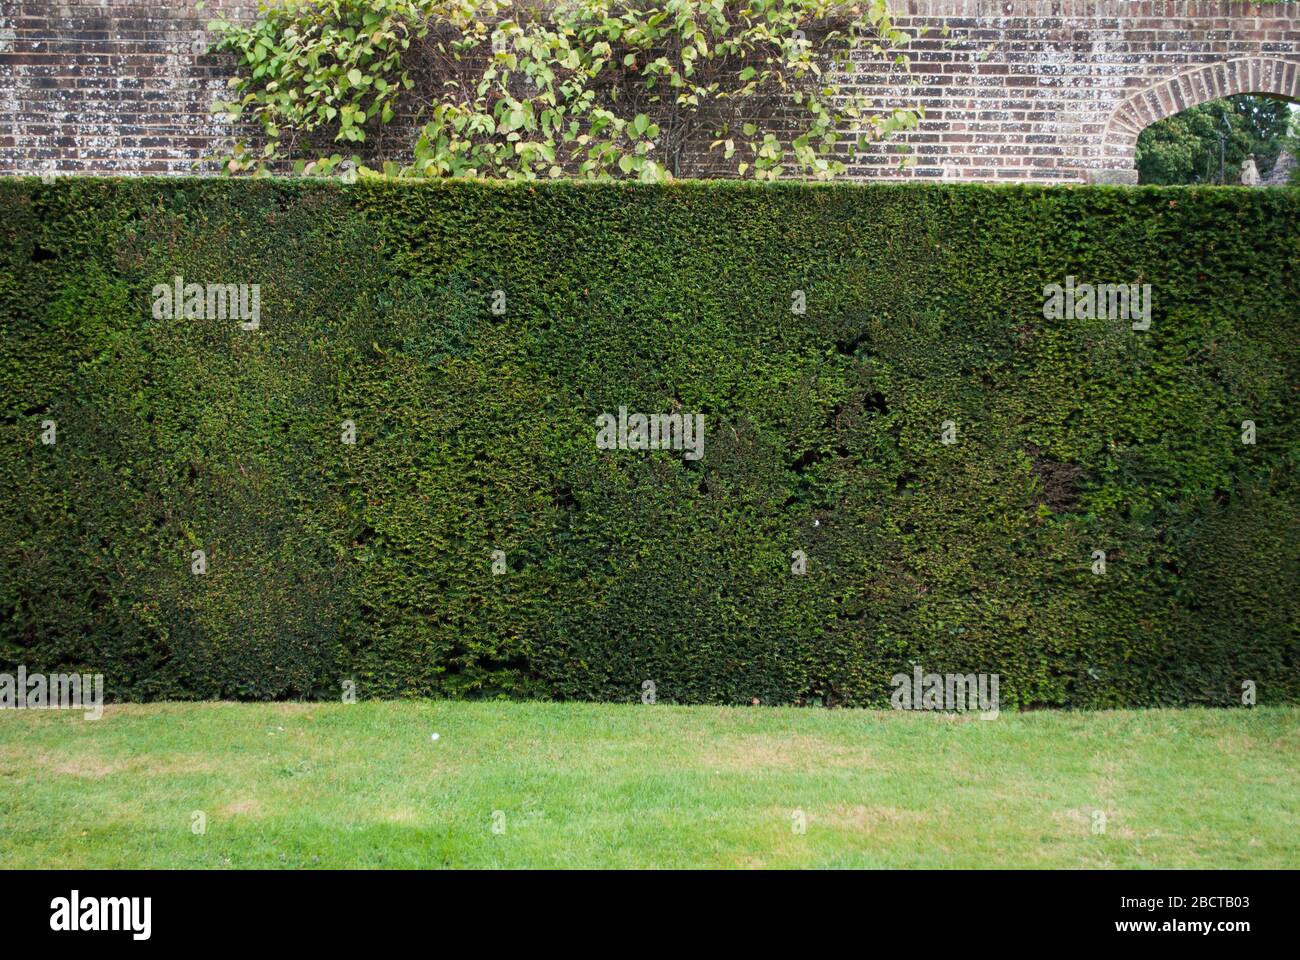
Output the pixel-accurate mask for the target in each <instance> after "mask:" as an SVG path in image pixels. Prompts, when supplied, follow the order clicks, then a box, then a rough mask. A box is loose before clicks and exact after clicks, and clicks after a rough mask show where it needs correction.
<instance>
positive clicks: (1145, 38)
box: [0, 0, 1300, 182]
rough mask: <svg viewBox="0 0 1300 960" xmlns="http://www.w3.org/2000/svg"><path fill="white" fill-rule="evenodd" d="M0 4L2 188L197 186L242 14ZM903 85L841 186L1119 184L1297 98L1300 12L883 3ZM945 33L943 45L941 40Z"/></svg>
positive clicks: (876, 83)
mask: <svg viewBox="0 0 1300 960" xmlns="http://www.w3.org/2000/svg"><path fill="white" fill-rule="evenodd" d="M195 3H196V0H171V2H158V0H70V2H60V0H0V174H13V173H41V172H44V171H46V170H52V171H57V172H63V173H74V172H75V173H154V174H163V173H165V174H180V173H190V172H194V171H195V170H196V169H200V168H196V162H197V161H199V160H200V159H201V158H202V157H203V156H204V155H206V154H212V153H219V152H221V151H222V150H223V149H224V148H225V147H226V145H227V143H228V142H229V137H230V132H231V131H230V129H229V128H228V127H227V126H225V125H223V124H222V123H219V122H217V121H214V120H213V119H211V118H210V117H209V115H208V105H209V104H210V103H211V102H212V100H214V99H217V98H218V96H219V94H220V93H221V91H222V89H223V86H224V80H225V78H226V77H227V76H229V72H228V70H229V65H228V64H227V63H225V62H224V61H223V60H222V59H221V58H219V57H214V56H211V55H204V56H196V55H195V53H194V52H193V51H194V45H195V43H196V41H201V40H202V39H203V34H202V32H201V31H202V29H203V27H204V25H205V24H206V23H207V21H208V20H210V19H212V18H213V17H214V16H215V15H216V13H217V12H227V13H230V14H232V15H235V16H249V15H251V14H252V13H253V11H254V10H255V7H256V4H255V2H252V0H208V3H207V4H206V6H205V8H204V9H203V10H201V11H196V10H195ZM894 8H895V11H896V16H897V19H898V25H899V26H900V27H902V28H903V29H904V30H906V31H907V32H908V34H909V35H910V36H911V37H912V40H911V43H910V47H911V49H910V54H911V58H912V78H913V82H912V84H910V85H907V86H904V85H901V84H900V83H899V82H898V80H897V78H896V77H895V78H893V79H890V80H889V81H885V80H884V79H883V72H881V71H879V70H877V69H873V64H872V63H870V62H869V61H865V62H863V63H861V64H860V65H859V70H858V71H857V72H855V74H854V75H853V76H852V77H851V78H849V81H848V82H849V85H851V86H855V87H858V88H861V89H863V90H865V91H867V92H869V93H870V94H872V95H873V96H876V97H878V98H880V99H881V101H882V102H886V103H888V102H896V103H899V104H903V103H908V102H910V103H920V104H922V105H923V106H924V107H925V110H926V117H925V120H924V121H923V122H922V124H921V126H920V128H919V129H918V130H916V131H915V132H913V133H911V134H910V135H908V136H907V137H905V138H903V139H902V141H901V144H902V145H905V146H906V147H907V148H908V150H909V152H910V156H911V157H912V160H913V164H912V165H911V166H909V167H906V168H900V167H899V159H900V155H899V154H898V153H896V152H894V151H893V150H891V149H876V150H874V151H872V152H871V153H869V154H867V155H865V156H861V157H859V158H858V159H857V161H855V163H854V165H853V167H852V172H853V174H854V175H855V176H858V177H861V178H864V179H870V178H880V177H889V178H893V177H920V178H929V179H939V178H945V179H963V178H964V179H973V180H1021V181H1036V182H1060V181H1076V182H1077V181H1083V180H1090V179H1092V180H1117V181H1131V180H1132V179H1134V178H1135V176H1136V174H1135V172H1134V170H1133V152H1134V145H1135V142H1136V139H1137V134H1138V132H1139V131H1140V130H1141V129H1142V128H1143V127H1145V126H1147V125H1148V124H1150V123H1152V122H1153V121H1155V120H1157V119H1160V118H1161V117H1164V116H1168V115H1169V114H1171V113H1176V112H1177V111H1178V110H1180V109H1183V108H1185V107H1187V106H1192V105H1194V104H1196V103H1200V102H1203V101H1205V100H1210V99H1214V98H1216V97H1220V96H1226V95H1228V94H1232V93H1266V94H1274V95H1279V96H1285V97H1289V98H1292V99H1300V3H1278V4H1267V5H1257V4H1246V3H1228V2H1199V0H1178V2H1175V0H1168V2H1164V0H1162V2H1150V0H894ZM945 28H946V33H945V32H944V30H945Z"/></svg>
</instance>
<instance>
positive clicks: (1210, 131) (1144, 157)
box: [1137, 94, 1291, 184]
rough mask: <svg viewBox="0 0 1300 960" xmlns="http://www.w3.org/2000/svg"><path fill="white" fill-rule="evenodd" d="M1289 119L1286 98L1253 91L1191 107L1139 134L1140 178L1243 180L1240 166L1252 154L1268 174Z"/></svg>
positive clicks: (1147, 180)
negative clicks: (1253, 92) (1262, 95)
mask: <svg viewBox="0 0 1300 960" xmlns="http://www.w3.org/2000/svg"><path fill="white" fill-rule="evenodd" d="M1290 120H1291V110H1290V105H1289V104H1288V103H1287V101H1285V100H1278V99H1276V98H1271V97H1260V96H1254V95H1252V94H1242V95H1240V96H1235V97H1228V98H1226V99H1223V100H1211V101H1210V102H1208V103H1202V104H1199V105H1198V106H1195V107H1191V108H1189V109H1187V110H1184V111H1182V112H1181V113H1176V114H1174V115H1173V116H1172V117H1166V118H1165V119H1163V120H1160V121H1157V122H1156V123H1153V124H1151V126H1149V127H1147V128H1146V129H1145V130H1143V131H1142V133H1141V134H1139V135H1138V142H1137V168H1138V180H1139V182H1141V183H1153V184H1192V183H1230V184H1232V183H1240V182H1241V165H1242V163H1243V161H1245V159H1246V157H1247V156H1248V155H1250V154H1252V153H1253V154H1254V155H1255V164H1256V166H1257V167H1258V169H1259V172H1260V176H1267V175H1268V173H1269V171H1270V170H1272V169H1273V164H1274V163H1275V162H1276V161H1277V156H1278V153H1279V152H1280V151H1281V150H1282V148H1283V146H1284V140H1285V137H1286V133H1287V128H1288V125H1289V124H1290ZM1221 148H1222V149H1221Z"/></svg>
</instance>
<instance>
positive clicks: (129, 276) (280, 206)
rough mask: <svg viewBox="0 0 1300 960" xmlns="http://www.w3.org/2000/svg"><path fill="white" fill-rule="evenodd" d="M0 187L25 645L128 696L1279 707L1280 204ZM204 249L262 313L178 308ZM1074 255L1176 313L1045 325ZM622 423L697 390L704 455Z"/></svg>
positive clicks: (680, 188) (1285, 612)
mask: <svg viewBox="0 0 1300 960" xmlns="http://www.w3.org/2000/svg"><path fill="white" fill-rule="evenodd" d="M0 207H2V208H3V210H4V215H3V225H2V226H0V324H2V325H3V337H2V338H0V497H3V500H4V504H5V506H4V511H3V520H2V521H0V665H4V666H6V667H12V666H14V665H16V664H18V663H24V664H26V665H27V667H28V669H29V670H33V671H35V670H44V671H54V670H59V669H69V668H72V667H80V668H85V669H91V670H96V671H101V672H103V673H104V674H105V678H106V684H107V688H108V690H109V692H110V694H111V695H113V696H115V697H117V698H124V699H147V698H158V697H170V698H195V697H203V698H209V697H234V698H287V697H337V696H339V692H340V688H341V686H342V684H343V681H345V680H347V679H353V680H355V682H356V689H357V693H358V695H360V696H397V695H414V694H421V695H450V696H489V695H500V694H506V695H512V696H540V697H558V698H589V699H601V700H636V699H639V697H640V695H641V685H642V682H643V681H644V680H647V679H650V680H653V681H654V683H655V685H656V688H657V695H658V699H659V700H660V701H668V702H674V701H675V702H719V703H735V702H749V701H751V700H752V699H753V698H758V699H759V700H761V701H762V702H763V703H792V702H827V703H833V704H862V705H884V704H886V703H888V698H889V693H890V691H891V686H890V677H891V676H892V675H893V674H895V673H897V672H900V671H902V672H909V673H910V672H911V669H912V666H911V664H912V663H914V662H915V663H918V664H920V665H921V667H922V668H923V669H924V670H925V671H927V672H940V673H943V672H960V673H978V672H984V673H997V674H999V675H1000V676H1001V694H1002V700H1003V704H1004V706H1017V705H1019V706H1029V705H1054V706H1063V705H1069V706H1086V707H1106V706H1120V705H1126V706H1127V705H1156V704H1190V703H1204V704H1225V705H1226V704H1232V703H1239V702H1240V698H1241V688H1242V681H1243V680H1253V681H1255V683H1256V684H1257V685H1258V691H1259V698H1260V701H1261V702H1278V701H1283V700H1287V701H1294V700H1297V699H1300V670H1298V669H1297V668H1298V667H1300V628H1298V626H1297V625H1298V624H1300V583H1298V582H1297V580H1298V576H1300V575H1298V573H1297V571H1300V498H1298V497H1297V492H1298V491H1300V481H1298V480H1297V472H1296V461H1297V454H1298V453H1300V425H1297V418H1296V400H1297V392H1298V391H1300V337H1298V336H1297V329H1298V326H1300V325H1298V323H1297V320H1298V317H1297V312H1298V308H1297V293H1298V292H1300V276H1298V274H1297V264H1300V229H1298V227H1300V224H1298V223H1297V219H1298V217H1297V214H1298V213H1300V192H1297V191H1289V190H1244V189H1222V188H1204V189H1184V188H1141V189H1122V188H1104V187H1102V188H1079V189H1063V188H1055V189H1048V188H1036V187H983V186H942V185H934V186H916V185H872V186H841V185H836V186H807V185H775V186H747V185H736V184H708V185H706V184H681V185H677V186H672V187H666V188H641V187H635V186H629V185H599V186H595V185H574V184H550V185H539V186H510V187H503V186H496V185H487V184H475V183H458V184H365V183H362V184H357V185H354V186H351V187H346V188H343V187H338V186H335V185H331V184H326V183H319V182H302V181H297V182H295V181H285V182H273V181H257V182H249V181H239V182H236V181H223V180H166V181H158V180H136V181H116V180H106V179H91V180H84V179H61V180H57V181H55V182H54V183H52V184H50V185H42V184H40V183H38V182H35V181H16V180H9V181H5V182H3V183H0ZM178 274H179V275H182V276H183V277H184V278H185V279H186V282H201V283H205V282H214V283H215V282H220V283H248V284H252V283H257V284H259V285H260V292H261V318H260V328H259V329H257V330H255V331H251V332H249V331H245V330H243V329H241V328H240V324H239V323H238V322H237V321H235V320H216V319H189V320H170V319H155V318H154V317H153V315H152V313H151V305H152V303H153V296H152V292H151V291H152V288H153V287H154V285H155V284H159V283H170V282H171V278H172V277H173V276H175V275H178ZM1069 275H1073V276H1075V277H1078V278H1080V282H1084V281H1089V282H1093V283H1150V284H1151V285H1152V290H1153V294H1152V296H1153V300H1154V309H1153V313H1152V323H1151V328H1150V329H1149V330H1147V331H1134V330H1132V329H1131V328H1130V325H1129V323H1128V322H1125V321H1103V320H1074V321H1070V320H1047V319H1044V316H1043V299H1044V298H1043V288H1044V285H1046V284H1049V283H1064V282H1065V278H1066V277H1067V276H1069ZM497 290H501V291H504V293H505V297H506V301H505V312H504V313H503V314H500V315H497V314H495V313H494V312H493V310H492V306H493V298H494V291H497ZM796 290H801V291H804V294H805V298H806V303H807V311H806V313H804V314H802V315H798V314H795V313H793V312H792V303H793V298H794V291H796ZM619 407H627V408H628V409H629V410H630V411H633V412H643V413H662V412H669V411H672V410H681V411H685V412H696V413H702V414H704V416H705V421H706V441H705V455H704V457H703V459H701V460H698V461H692V460H689V459H686V458H684V457H683V456H682V454H681V453H678V452H667V451H659V452H640V451H623V450H612V451H611V450H600V449H597V447H596V444H595V423H596V417H597V416H598V415H599V414H601V413H604V412H616V411H617V410H618V409H619ZM345 419H351V420H353V421H355V424H356V443H355V445H348V444H345V443H343V442H341V435H342V423H343V421H344V420H345ZM1245 419H1250V420H1253V421H1255V423H1256V425H1257V442H1256V444H1255V445H1247V444H1243V443H1242V441H1241V433H1242V421H1243V420H1245ZM46 420H54V421H55V422H56V424H57V442H56V443H54V444H53V445H47V444H44V443H42V440H41V433H42V426H41V425H42V422H43V421H46ZM947 420H951V421H953V422H954V423H955V424H956V429H957V442H956V443H954V444H944V443H942V442H940V435H941V432H942V430H943V423H944V421H947ZM198 549H202V550H204V551H205V552H206V556H207V563H208V569H207V573H206V574H204V575H202V576H196V575H193V574H192V573H191V552H192V551H193V550H198ZM1097 549H1102V550H1105V551H1107V566H1106V571H1105V573H1104V575H1097V574H1095V573H1094V572H1093V569H1092V565H1093V558H1092V553H1093V551H1094V550H1097ZM495 550H500V551H502V552H503V553H504V556H505V564H506V567H507V571H506V572H505V573H504V574H501V575H495V574H494V573H493V569H492V567H493V561H492V556H493V551H495ZM796 550H802V551H804V552H805V553H806V555H807V573H806V575H803V576H798V575H794V574H792V573H791V554H792V552H793V551H796Z"/></svg>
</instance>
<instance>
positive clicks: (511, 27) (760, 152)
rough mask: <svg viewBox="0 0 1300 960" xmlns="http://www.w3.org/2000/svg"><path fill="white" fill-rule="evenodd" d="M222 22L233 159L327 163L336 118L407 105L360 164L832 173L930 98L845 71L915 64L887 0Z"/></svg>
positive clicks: (245, 167) (291, 11) (672, 2)
mask: <svg viewBox="0 0 1300 960" xmlns="http://www.w3.org/2000/svg"><path fill="white" fill-rule="evenodd" d="M211 26H212V29H214V30H216V31H217V32H218V33H219V34H220V37H221V38H220V41H219V42H218V43H217V45H216V46H217V49H219V50H224V51H229V52H232V53H234V54H235V55H236V58H237V61H236V62H237V69H238V73H237V75H236V76H235V77H233V78H232V80H231V84H232V87H233V91H234V94H235V96H234V98H233V99H231V100H229V101H220V102H218V103H216V104H215V105H214V106H213V110H214V112H216V113H219V114H221V115H224V116H226V117H227V118H229V119H230V120H231V121H232V122H240V121H243V122H248V123H251V124H255V125H256V127H257V128H258V129H259V130H260V132H261V139H262V143H261V146H260V148H256V147H250V146H249V145H247V144H245V143H242V142H241V143H239V144H237V146H236V149H235V151H234V154H233V155H232V156H230V157H227V158H226V159H225V166H226V169H227V170H229V171H230V172H246V171H254V172H267V171H268V170H270V169H274V168H275V167H276V165H277V164H279V163H282V162H283V161H285V160H287V159H294V160H296V161H297V168H298V169H300V170H303V171H305V172H307V173H324V172H326V171H328V170H330V169H332V168H333V167H334V166H335V165H336V164H338V163H339V162H340V160H341V159H342V155H341V154H337V153H335V154H331V155H330V156H328V157H322V156H312V155H311V154H310V149H311V147H312V145H313V144H316V143H319V141H320V140H321V138H322V136H324V137H325V138H327V139H328V138H332V139H333V140H334V141H335V142H341V143H344V144H353V145H360V144H362V143H363V142H365V141H367V138H368V137H371V136H373V134H374V133H375V132H376V130H377V129H379V128H381V127H382V126H383V125H384V124H387V123H389V122H390V121H392V120H393V119H394V117H395V115H396V111H397V110H398V109H404V108H405V109H408V110H410V111H411V112H412V113H413V114H414V115H415V117H417V118H418V119H417V122H416V123H415V124H414V129H415V130H416V131H417V133H416V134H414V136H413V142H411V143H407V144H403V145H402V146H401V147H400V148H398V150H397V153H398V154H400V156H392V155H390V151H387V150H383V151H379V154H380V155H378V156H373V155H371V156H368V157H365V158H362V157H361V156H355V157H354V158H353V159H354V161H357V162H360V163H361V167H360V172H361V173H363V174H365V173H368V172H372V171H371V170H370V168H369V167H367V166H366V165H365V163H364V162H362V161H363V159H364V160H366V161H369V162H370V163H372V164H374V165H375V166H376V167H377V168H378V169H379V170H381V171H382V172H383V173H385V174H387V175H390V176H398V175H400V176H414V177H495V178H502V179H535V178H538V177H550V178H556V177H561V176H578V177H582V178H587V179H608V178H619V179H623V178H633V179H639V180H642V181H661V180H666V179H671V178H673V177H676V176H681V175H682V174H683V173H684V172H686V171H688V170H689V171H690V172H693V173H695V174H696V175H718V174H722V175H729V176H750V177H754V178H758V179H777V178H779V177H781V176H783V175H787V174H790V175H797V176H803V177H810V178H816V179H827V178H830V177H833V176H835V175H836V174H838V173H841V172H843V170H844V169H845V166H844V157H845V156H846V155H850V154H852V152H854V151H855V150H856V149H859V148H861V147H862V146H864V145H865V144H867V143H868V142H870V141H873V140H879V139H883V138H884V137H887V136H888V135H889V134H890V133H892V132H894V131H895V130H899V129H907V128H911V127H913V126H915V124H916V121H917V116H918V115H917V113H915V112H914V111H912V110H907V109H899V108H893V107H891V108H884V107H877V106H876V105H875V104H874V103H873V101H872V100H871V99H870V98H868V97H865V96H863V95H860V94H857V93H855V92H853V91H851V90H848V89H845V88H844V87H843V86H841V84H840V82H839V80H838V79H837V76H838V75H839V71H840V70H842V68H843V67H844V66H845V65H846V64H847V62H848V58H849V57H850V56H851V55H853V54H855V53H870V54H871V55H873V56H875V57H876V58H878V59H884V60H886V61H887V62H890V61H892V63H893V67H894V68H895V69H897V70H898V72H899V73H900V75H901V76H905V69H904V68H905V66H906V62H905V61H904V60H903V58H902V56H901V54H900V53H899V52H898V51H897V50H896V49H894V48H895V47H896V45H897V43H898V42H899V40H900V39H901V38H902V34H901V33H899V32H898V31H896V30H894V28H893V27H892V26H891V24H890V20H889V13H888V8H887V6H886V3H885V0H861V2H858V3H850V2H841V0H560V2H559V3H554V4H539V3H533V2H530V0H290V2H282V3H277V4H274V5H271V6H269V7H266V8H264V9H263V11H262V15H261V17H260V18H259V19H258V20H256V21H255V22H251V23H244V22H236V23H231V22H224V21H216V22H214V23H213V24H212V25H211ZM403 98H404V99H403ZM845 130H852V131H854V132H853V133H851V134H848V135H846V134H845V133H844V131H845ZM710 151H712V154H711V155H709V156H704V154H708V153H709V152H710ZM304 154H306V156H304ZM372 154H373V151H372Z"/></svg>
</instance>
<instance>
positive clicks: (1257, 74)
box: [1105, 57, 1300, 168]
mask: <svg viewBox="0 0 1300 960" xmlns="http://www.w3.org/2000/svg"><path fill="white" fill-rule="evenodd" d="M1239 93H1254V94H1260V95H1264V96H1273V97H1282V98H1284V99H1287V100H1296V101H1300V63H1296V62H1295V61H1292V60H1277V59H1273V58H1270V57H1241V58H1239V59H1236V60H1225V61H1221V62H1219V63H1207V64H1205V65H1203V66H1200V67H1197V68H1195V69H1193V70H1187V71H1184V72H1183V73H1180V74H1177V75H1176V76H1173V77H1170V78H1169V79H1167V80H1162V81H1160V82H1159V83H1154V84H1152V85H1151V86H1149V87H1147V88H1146V89H1144V90H1140V91H1138V92H1137V93H1135V94H1133V95H1132V96H1131V97H1129V98H1128V99H1127V100H1125V101H1124V102H1122V103H1121V104H1120V105H1119V106H1118V107H1116V108H1115V111H1114V112H1113V113H1112V114H1111V116H1110V121H1109V122H1108V123H1107V125H1106V139H1105V146H1106V153H1107V155H1108V156H1109V157H1110V158H1112V163H1114V165H1115V166H1116V167H1121V168H1122V167H1123V166H1124V161H1127V166H1128V167H1132V166H1133V165H1134V164H1135V163H1136V154H1137V138H1138V134H1140V133H1141V132H1142V131H1143V130H1145V129H1146V128H1147V127H1149V126H1151V124H1153V123H1155V122H1156V121H1158V120H1163V119H1165V117H1171V116H1173V115H1174V114H1176V113H1181V112H1182V111H1184V110H1186V109H1188V108H1189V107H1194V106H1196V105H1198V104H1201V103H1207V102H1209V101H1211V100H1218V99H1221V98H1222V97H1230V96H1233V95H1234V94H1239Z"/></svg>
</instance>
